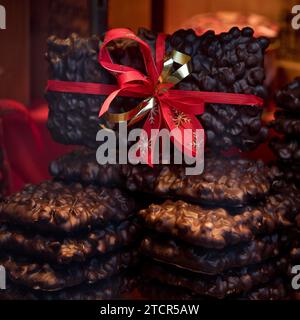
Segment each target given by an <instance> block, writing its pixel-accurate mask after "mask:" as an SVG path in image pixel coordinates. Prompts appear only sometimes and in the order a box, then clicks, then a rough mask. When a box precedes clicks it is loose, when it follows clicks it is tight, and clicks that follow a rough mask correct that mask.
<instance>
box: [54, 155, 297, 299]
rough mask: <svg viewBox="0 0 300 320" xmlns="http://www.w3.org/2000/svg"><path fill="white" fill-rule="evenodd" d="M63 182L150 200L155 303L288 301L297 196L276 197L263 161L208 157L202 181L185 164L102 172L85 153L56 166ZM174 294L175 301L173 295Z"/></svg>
mask: <svg viewBox="0 0 300 320" xmlns="http://www.w3.org/2000/svg"><path fill="white" fill-rule="evenodd" d="M50 171H51V173H52V174H53V175H54V176H55V177H57V179H59V180H66V181H72V182H73V183H76V181H85V183H93V184H97V183H98V184H101V183H102V182H103V178H104V181H106V180H111V181H114V183H115V184H116V185H118V184H119V185H122V186H123V187H124V188H126V189H127V190H129V191H131V193H132V194H140V193H145V194H148V195H150V197H151V198H150V199H151V201H152V204H151V205H150V206H149V207H147V208H146V209H144V210H141V211H140V213H139V216H140V217H141V219H142V222H143V227H144V231H143V233H144V237H143V241H142V244H141V253H142V254H143V255H144V257H145V262H144V264H143V267H142V272H143V279H144V280H145V279H146V280H147V281H143V283H141V289H142V290H141V291H142V292H143V293H145V294H146V296H147V297H148V298H149V297H150V298H154V299H158V298H170V297H173V298H174V299H175V298H176V299H177V298H181V299H188V298H201V299H202V298H205V297H206V298H218V299H225V298H227V299H235V298H240V299H282V298H285V297H286V295H287V290H286V289H287V288H286V287H285V284H286V283H285V281H284V279H283V276H284V274H285V273H286V271H287V268H288V259H287V257H286V255H287V253H288V252H289V245H290V239H289V230H290V229H291V227H292V226H293V221H294V219H295V215H296V211H295V199H296V198H297V197H296V195H295V194H292V193H291V194H289V196H287V195H286V194H272V182H273V181H274V180H275V178H276V177H277V174H278V173H277V170H276V167H272V168H271V169H270V168H269V167H267V166H265V165H264V164H263V163H262V162H261V161H252V160H244V159H228V158H220V156H218V157H216V156H213V155H212V156H210V155H207V156H206V162H205V171H204V173H203V174H202V175H198V176H186V175H185V168H184V167H183V166H179V165H173V166H172V165H171V166H167V165H164V166H155V167H154V168H151V167H149V166H146V165H144V166H143V165H137V166H132V165H118V166H113V165H106V166H99V165H98V163H97V162H96V160H95V155H94V151H92V150H78V151H74V152H72V153H71V154H68V155H65V156H64V157H62V158H60V159H57V160H56V161H54V162H53V163H52V164H51V166H50ZM170 292H172V294H171V295H170V294H169V293H170Z"/></svg>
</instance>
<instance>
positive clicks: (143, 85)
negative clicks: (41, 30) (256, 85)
mask: <svg viewBox="0 0 300 320" xmlns="http://www.w3.org/2000/svg"><path fill="white" fill-rule="evenodd" d="M118 39H131V40H133V41H136V42H137V43H138V44H139V45H140V50H141V53H142V56H143V59H144V64H145V67H146V72H147V73H146V75H145V74H143V73H141V72H140V71H138V70H136V69H134V68H132V67H129V66H124V65H120V64H116V63H113V62H112V59H111V57H110V55H109V51H108V49H107V45H108V44H109V43H110V42H111V41H114V40H118ZM164 56H165V35H162V34H159V35H158V38H157V41H156V50H155V61H154V58H153V56H152V53H151V48H150V46H149V45H148V44H147V43H146V42H144V41H143V40H141V39H140V38H138V37H137V36H136V35H135V34H134V33H133V32H132V31H131V30H129V29H112V30H110V31H108V32H107V33H106V36H105V39H104V42H103V43H102V45H101V48H100V52H99V63H100V64H101V65H102V66H103V67H104V68H105V69H106V70H108V71H110V72H111V73H112V74H113V75H114V76H115V77H116V79H117V82H118V85H107V84H98V83H82V82H68V81H57V80H49V81H48V86H47V90H48V91H58V92H72V93H83V94H96V95H108V97H107V98H106V100H105V102H104V103H103V105H102V107H101V109H100V112H99V117H101V116H103V114H105V113H106V112H107V111H108V110H109V108H110V104H111V103H112V101H113V100H114V99H115V98H116V97H117V96H123V97H143V98H149V97H155V99H156V101H157V105H158V112H157V113H156V114H155V115H153V113H152V114H150V112H149V114H148V116H147V118H146V120H145V123H144V126H143V129H144V130H145V131H146V132H147V134H148V137H151V130H152V129H158V130H159V129H161V128H162V127H167V128H169V129H170V130H172V129H175V128H177V129H179V130H178V135H177V134H175V136H174V141H173V142H174V143H175V144H176V145H177V147H179V148H180V149H181V150H183V151H184V152H185V153H187V154H188V155H195V151H196V150H195V146H194V144H193V141H191V142H192V143H183V141H182V138H181V137H183V132H184V130H185V129H191V130H192V132H193V133H194V132H196V130H197V129H203V127H202V125H201V123H200V122H199V120H198V119H197V118H196V115H201V114H203V112H204V110H205V103H216V104H236V105H247V106H249V105H250V106H253V105H256V106H262V105H263V100H262V99H261V98H259V97H257V96H255V95H249V94H237V93H224V92H204V91H186V90H174V89H171V87H172V85H170V86H169V88H168V90H167V91H165V92H163V93H162V92H159V90H157V85H158V79H159V76H160V75H161V72H162V70H163V62H164ZM178 113H179V114H184V115H185V116H186V119H189V120H188V121H183V122H182V123H181V124H179V125H178V123H176V119H178ZM150 117H151V119H150ZM150 120H151V121H150ZM155 142H156V141H155V139H154V141H153V140H152V145H153V143H155ZM146 160H147V162H148V164H150V165H151V164H152V152H151V150H150V146H149V149H148V159H146Z"/></svg>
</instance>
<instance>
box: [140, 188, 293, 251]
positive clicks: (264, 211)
mask: <svg viewBox="0 0 300 320" xmlns="http://www.w3.org/2000/svg"><path fill="white" fill-rule="evenodd" d="M294 197H296V195H293V194H289V195H276V196H269V197H268V198H267V200H266V202H265V203H262V204H261V205H260V206H258V207H254V208H251V207H249V208H245V209H243V210H241V212H240V213H237V214H232V213H230V211H228V210H229V209H227V210H226V209H224V208H204V207H201V206H198V205H192V204H188V203H186V202H183V201H177V202H172V201H166V202H165V203H163V204H161V205H155V204H152V205H150V206H149V207H148V208H147V209H144V210H141V211H140V213H139V215H140V217H141V218H142V220H143V222H144V225H145V226H146V227H147V228H149V229H151V230H155V231H157V232H159V233H163V234H166V235H170V236H173V237H175V238H178V239H181V240H183V241H185V242H188V243H190V244H192V245H195V246H202V247H206V248H217V249H222V248H225V247H226V246H229V245H233V244H237V243H240V242H243V241H251V240H253V239H254V238H255V237H256V236H257V235H262V234H266V233H268V234H271V233H274V232H275V231H276V230H279V229H281V228H286V227H290V226H292V225H293V221H294V219H295V216H296V214H297V212H298V208H297V207H296V206H295V201H297V198H296V199H294Z"/></svg>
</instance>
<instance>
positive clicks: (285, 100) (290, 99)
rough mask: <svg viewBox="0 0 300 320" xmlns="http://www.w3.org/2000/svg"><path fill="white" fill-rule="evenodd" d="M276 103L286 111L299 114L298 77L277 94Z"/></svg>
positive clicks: (299, 89) (299, 92) (299, 79)
mask: <svg viewBox="0 0 300 320" xmlns="http://www.w3.org/2000/svg"><path fill="white" fill-rule="evenodd" d="M276 103H277V105H278V106H279V107H280V108H282V109H285V110H287V111H292V112H297V113H298V112H300V77H298V78H295V80H294V81H292V82H291V83H289V84H288V85H287V86H285V87H284V88H282V89H281V90H279V91H278V92H277V94H276Z"/></svg>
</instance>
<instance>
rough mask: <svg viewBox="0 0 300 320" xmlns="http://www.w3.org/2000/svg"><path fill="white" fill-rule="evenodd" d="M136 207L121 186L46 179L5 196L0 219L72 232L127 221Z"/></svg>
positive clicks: (55, 230)
mask: <svg viewBox="0 0 300 320" xmlns="http://www.w3.org/2000/svg"><path fill="white" fill-rule="evenodd" d="M134 210H135V203H134V200H133V199H131V198H130V197H128V196H127V195H126V194H124V193H123V192H122V191H120V190H118V189H107V188H99V187H95V186H87V187H83V186H82V185H81V184H79V183H77V184H64V183H62V182H52V181H45V182H42V183H41V184H39V185H28V186H26V187H25V188H24V189H23V190H22V191H20V192H18V193H15V194H13V195H11V196H9V197H8V198H6V199H5V200H4V202H3V203H2V204H1V205H0V220H1V221H4V222H6V223H8V224H17V225H21V226H22V228H30V229H31V230H39V231H51V232H65V233H66V232H67V233H70V232H75V231H78V230H80V229H91V228H96V227H99V226H104V225H107V224H111V223H117V222H120V221H123V220H126V219H127V218H129V217H130V216H131V215H133V214H134Z"/></svg>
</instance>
